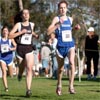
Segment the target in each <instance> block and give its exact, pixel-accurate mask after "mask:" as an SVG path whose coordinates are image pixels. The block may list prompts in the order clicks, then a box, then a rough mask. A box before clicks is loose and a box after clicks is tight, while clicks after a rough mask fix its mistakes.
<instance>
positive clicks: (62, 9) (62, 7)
mask: <svg viewBox="0 0 100 100" xmlns="http://www.w3.org/2000/svg"><path fill="white" fill-rule="evenodd" d="M59 13H60V15H62V16H64V15H66V13H67V6H66V4H65V3H61V4H60V7H59Z"/></svg>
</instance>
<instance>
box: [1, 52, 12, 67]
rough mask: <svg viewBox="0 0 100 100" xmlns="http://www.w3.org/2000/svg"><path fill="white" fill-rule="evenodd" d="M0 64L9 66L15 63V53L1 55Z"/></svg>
mask: <svg viewBox="0 0 100 100" xmlns="http://www.w3.org/2000/svg"><path fill="white" fill-rule="evenodd" d="M0 62H4V63H6V64H7V65H8V66H9V65H10V64H12V62H13V53H12V52H11V53H5V54H0Z"/></svg>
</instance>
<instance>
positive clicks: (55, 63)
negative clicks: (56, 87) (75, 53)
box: [50, 33, 58, 79]
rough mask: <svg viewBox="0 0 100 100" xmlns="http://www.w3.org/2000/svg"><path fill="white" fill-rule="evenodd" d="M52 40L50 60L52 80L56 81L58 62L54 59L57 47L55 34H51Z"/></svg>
mask: <svg viewBox="0 0 100 100" xmlns="http://www.w3.org/2000/svg"><path fill="white" fill-rule="evenodd" d="M50 36H51V40H52V44H51V46H52V53H51V59H52V68H53V70H52V71H53V78H55V79H57V69H58V62H57V58H56V46H57V39H56V37H55V34H54V33H52V34H51V35H50Z"/></svg>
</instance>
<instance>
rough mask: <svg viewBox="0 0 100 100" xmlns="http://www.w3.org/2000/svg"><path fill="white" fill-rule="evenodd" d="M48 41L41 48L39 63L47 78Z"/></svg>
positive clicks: (48, 61) (48, 63)
mask: <svg viewBox="0 0 100 100" xmlns="http://www.w3.org/2000/svg"><path fill="white" fill-rule="evenodd" d="M49 43H50V41H49V42H48V43H47V44H44V45H43V46H42V48H41V62H42V66H43V69H44V71H45V77H47V78H48V77H49V69H50V53H51V49H50V44H49Z"/></svg>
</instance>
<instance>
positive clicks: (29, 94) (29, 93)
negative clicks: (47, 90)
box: [26, 90, 32, 98]
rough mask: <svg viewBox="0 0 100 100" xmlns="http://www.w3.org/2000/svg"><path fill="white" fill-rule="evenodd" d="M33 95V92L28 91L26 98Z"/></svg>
mask: <svg viewBox="0 0 100 100" xmlns="http://www.w3.org/2000/svg"><path fill="white" fill-rule="evenodd" d="M31 95H32V92H31V90H28V91H26V97H28V98H29V97H30V96H31Z"/></svg>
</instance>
